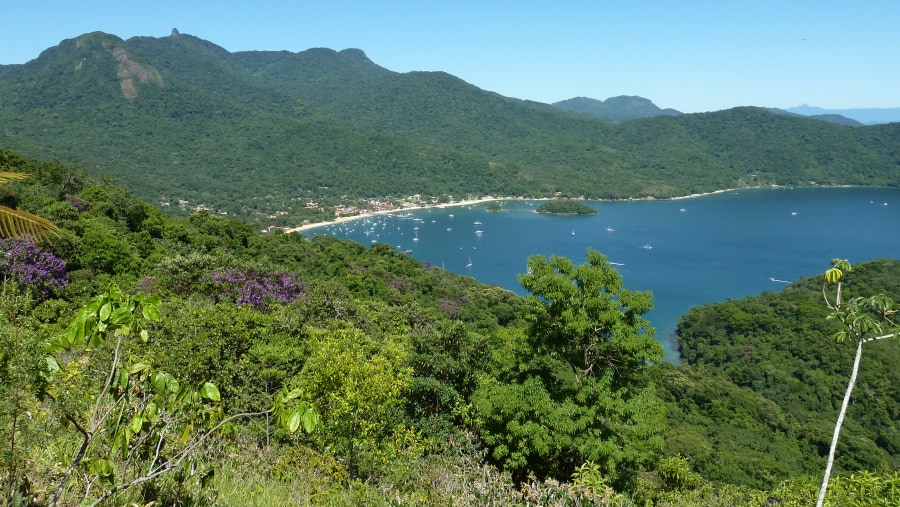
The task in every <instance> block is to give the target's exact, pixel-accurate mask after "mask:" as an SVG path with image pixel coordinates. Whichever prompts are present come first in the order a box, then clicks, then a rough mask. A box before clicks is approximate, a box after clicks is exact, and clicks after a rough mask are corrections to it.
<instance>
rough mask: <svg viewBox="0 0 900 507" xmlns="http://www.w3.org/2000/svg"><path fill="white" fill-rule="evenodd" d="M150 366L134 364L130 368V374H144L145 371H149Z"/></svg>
mask: <svg viewBox="0 0 900 507" xmlns="http://www.w3.org/2000/svg"><path fill="white" fill-rule="evenodd" d="M149 369H150V365H148V364H144V363H134V364H132V365H131V366H129V367H128V374H129V375H134V374H135V373H139V372H142V371H144V370H149Z"/></svg>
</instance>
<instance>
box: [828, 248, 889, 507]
mask: <svg viewBox="0 0 900 507" xmlns="http://www.w3.org/2000/svg"><path fill="white" fill-rule="evenodd" d="M851 270H852V267H851V266H850V262H848V261H847V260H844V259H834V260H833V261H832V267H831V269H829V270H828V271H826V272H825V282H826V286H825V287H823V289H822V295H823V297H824V298H825V303H826V304H827V305H828V307H829V308H830V309H831V311H832V313H831V314H830V315H829V316H828V318H829V319H837V320H839V321H840V322H841V324H843V329H841V330H840V331H838V332H837V334H835V339H836V340H837V341H839V342H843V341H845V340H847V339H848V338H849V339H851V340H854V341H855V342H856V354H855V355H854V357H853V370H852V372H851V373H850V380H849V381H848V382H847V391H846V392H845V393H844V400H843V402H842V403H841V410H840V412H839V413H838V418H837V422H836V423H835V425H834V435H833V437H832V439H831V447H830V449H829V451H828V463H827V464H826V465H825V475H824V477H823V478H822V487H821V488H820V489H819V497H818V500H817V502H816V506H817V507H822V505H823V503H824V502H825V494H826V491H827V489H828V479H829V477H830V476H831V467H832V466H833V465H834V454H835V451H836V450H837V443H838V437H839V435H840V433H841V426H842V425H843V422H844V415H845V414H846V413H847V406H848V405H849V404H850V397H851V396H852V394H853V387H854V385H855V384H856V375H857V373H859V362H860V360H861V359H862V351H863V345H864V344H866V343H869V342H873V341H878V340H883V339H886V338H895V337H897V336H898V335H900V325H898V323H897V322H896V321H895V320H894V314H896V313H897V310H898V307H897V305H896V304H894V301H893V300H892V299H891V298H889V297H887V296H885V295H884V294H879V295H876V296H871V297H855V298H852V299H850V300H849V301H846V302H844V301H841V286H842V279H843V277H844V273H845V272H850V271H851ZM828 284H837V285H836V288H835V291H834V299H829V298H828V292H827V289H828Z"/></svg>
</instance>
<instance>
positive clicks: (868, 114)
mask: <svg viewBox="0 0 900 507" xmlns="http://www.w3.org/2000/svg"><path fill="white" fill-rule="evenodd" d="M786 111H788V112H790V113H796V114H800V115H803V116H816V115H826V114H839V115H841V116H844V117H847V118H852V119H854V120H856V121H858V122H860V123H863V124H865V125H875V124H878V123H894V122H900V107H891V108H859V109H823V108H821V107H815V106H809V105H806V104H803V105H802V106H797V107H791V108H788V109H787V110H786Z"/></svg>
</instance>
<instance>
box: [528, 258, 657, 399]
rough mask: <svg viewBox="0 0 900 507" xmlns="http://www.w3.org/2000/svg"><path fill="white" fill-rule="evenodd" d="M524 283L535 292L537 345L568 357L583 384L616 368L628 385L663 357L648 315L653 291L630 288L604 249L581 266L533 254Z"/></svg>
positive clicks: (621, 381) (531, 301) (533, 334)
mask: <svg viewBox="0 0 900 507" xmlns="http://www.w3.org/2000/svg"><path fill="white" fill-rule="evenodd" d="M519 283H521V284H522V287H524V288H525V289H527V290H528V291H529V292H530V293H531V294H530V295H529V296H528V303H529V307H530V313H529V315H528V320H529V322H530V324H531V330H530V333H529V337H530V338H531V341H532V346H533V347H534V348H535V349H536V350H537V351H539V352H541V353H545V354H550V355H554V356H557V357H560V358H562V359H563V360H565V361H566V363H568V365H569V366H570V367H571V368H572V372H573V373H574V375H575V378H576V382H577V383H578V384H581V382H582V381H584V379H585V378H587V377H601V376H603V374H604V372H606V371H611V372H612V373H613V374H614V375H613V377H615V378H616V379H618V380H619V382H616V384H617V385H626V384H628V382H629V381H630V377H631V376H632V375H634V374H635V373H636V372H639V371H640V370H641V367H642V366H644V365H646V364H647V363H650V362H654V361H659V360H660V359H662V357H663V353H664V351H663V348H662V346H661V345H660V344H659V342H657V341H656V340H655V339H654V329H653V328H652V327H650V324H649V322H647V321H646V320H645V319H644V318H643V315H644V314H645V313H647V312H648V311H650V309H651V308H653V295H652V294H651V293H650V292H649V291H643V292H634V291H630V290H628V289H625V288H624V287H623V286H622V276H621V275H620V274H619V272H618V271H616V270H615V269H614V268H613V267H612V266H611V265H610V263H609V261H608V260H607V258H606V257H605V256H604V255H603V254H601V253H600V252H597V251H596V250H593V249H589V250H588V252H587V263H586V264H582V265H580V266H575V265H574V264H573V263H572V261H570V260H569V259H566V258H564V257H556V256H552V257H550V260H549V262H548V261H547V259H546V258H544V257H542V256H533V257H531V258H529V259H528V273H526V274H524V275H520V276H519Z"/></svg>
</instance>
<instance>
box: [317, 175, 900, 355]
mask: <svg viewBox="0 0 900 507" xmlns="http://www.w3.org/2000/svg"><path fill="white" fill-rule="evenodd" d="M502 204H503V208H504V211H502V212H499V213H489V212H487V211H486V210H485V208H486V205H484V204H482V205H478V206H472V207H451V208H442V209H431V210H418V211H412V212H410V213H409V215H410V216H408V217H403V218H401V217H396V216H393V217H388V216H379V217H373V218H370V219H360V220H356V221H352V222H348V223H345V224H341V225H339V226H324V227H321V228H317V229H313V230H311V231H307V232H306V233H305V234H308V235H309V234H322V233H325V234H332V235H334V236H337V237H341V238H349V239H353V240H355V241H358V242H360V243H363V244H371V243H372V242H373V241H377V242H381V243H387V244H389V245H392V246H394V247H395V248H397V249H398V250H400V251H407V250H409V251H410V255H411V256H412V257H414V258H415V259H418V260H419V261H422V262H428V263H430V264H431V265H433V266H436V267H443V268H444V269H448V270H451V271H453V272H456V273H460V274H465V275H469V276H472V277H474V278H475V279H476V280H478V281H480V282H484V283H490V284H496V285H500V286H502V287H505V288H507V289H510V290H513V291H516V292H518V293H520V294H523V293H524V291H523V290H522V288H521V287H520V286H519V284H518V282H517V281H516V275H517V274H519V273H522V272H524V271H525V266H526V261H527V259H528V257H529V256H531V255H561V256H564V257H568V258H570V259H572V260H573V261H574V262H576V263H582V262H584V260H585V252H586V251H587V249H588V248H594V249H596V250H598V251H600V252H601V253H603V254H605V255H606V256H607V257H608V258H609V260H610V261H611V262H613V263H616V264H617V269H619V271H620V272H621V274H622V277H623V278H624V282H625V286H626V287H627V288H629V289H632V290H650V291H652V292H653V296H654V309H653V310H652V311H651V312H650V313H649V314H648V315H647V318H648V319H649V320H650V322H651V323H652V324H653V326H654V327H656V330H657V338H658V339H659V341H660V342H661V343H662V344H663V346H664V347H665V348H666V351H667V358H668V359H669V360H670V361H673V362H678V355H677V352H676V349H675V345H674V340H673V334H674V331H675V326H676V324H677V322H678V318H679V317H681V316H682V315H683V314H685V313H687V311H688V310H689V309H690V308H691V307H692V306H695V305H701V304H704V303H710V302H717V301H724V300H726V299H728V298H733V299H735V298H741V297H745V296H748V295H753V294H759V293H761V292H763V291H777V290H781V288H783V287H784V285H785V284H786V282H788V281H793V280H795V279H797V278H800V277H805V276H812V275H815V274H818V273H822V272H824V270H825V269H827V268H828V267H830V265H829V263H830V261H831V259H832V258H834V257H841V258H846V259H849V260H850V262H851V263H853V264H858V263H861V262H864V261H869V260H873V259H879V258H900V189H869V188H839V189H832V188H817V189H812V188H803V189H752V190H741V191H737V192H727V193H721V194H715V195H709V196H703V197H697V198H693V199H681V200H672V201H631V202H614V203H609V202H587V204H588V205H590V206H592V207H594V208H596V209H597V210H598V213H597V214H596V215H593V216H583V217H578V216H565V217H562V216H547V215H539V214H537V213H534V209H536V208H537V206H539V205H540V202H534V201H506V202H502ZM476 222H479V223H476ZM477 231H481V232H480V233H478V232H477Z"/></svg>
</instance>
